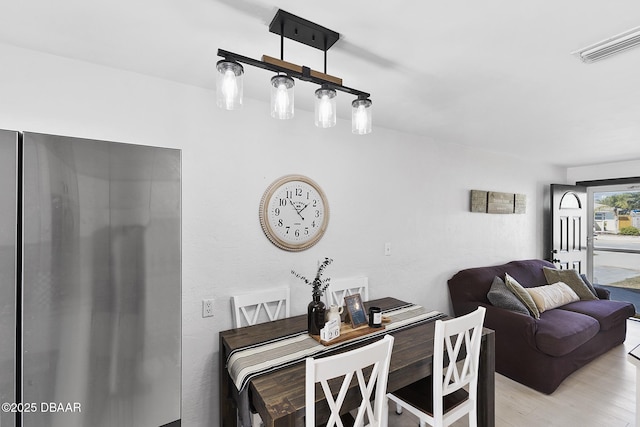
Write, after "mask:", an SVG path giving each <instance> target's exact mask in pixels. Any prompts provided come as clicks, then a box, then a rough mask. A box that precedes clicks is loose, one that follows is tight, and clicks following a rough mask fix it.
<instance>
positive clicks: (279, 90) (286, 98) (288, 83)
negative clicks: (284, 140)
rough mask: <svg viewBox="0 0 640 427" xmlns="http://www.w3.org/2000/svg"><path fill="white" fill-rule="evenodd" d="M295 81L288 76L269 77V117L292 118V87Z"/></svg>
mask: <svg viewBox="0 0 640 427" xmlns="http://www.w3.org/2000/svg"><path fill="white" fill-rule="evenodd" d="M294 87H295V83H294V81H293V79H292V78H291V77H289V76H283V75H277V76H273V77H272V78H271V117H273V118H274V119H280V120H286V119H291V118H293V100H294V98H293V96H294V93H293V88H294Z"/></svg>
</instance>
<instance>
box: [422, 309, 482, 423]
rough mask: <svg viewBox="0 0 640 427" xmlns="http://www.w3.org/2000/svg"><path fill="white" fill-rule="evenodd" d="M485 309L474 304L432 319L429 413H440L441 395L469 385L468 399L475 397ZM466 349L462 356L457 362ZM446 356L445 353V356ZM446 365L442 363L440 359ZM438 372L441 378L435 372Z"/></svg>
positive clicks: (441, 411)
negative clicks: (464, 310)
mask: <svg viewBox="0 0 640 427" xmlns="http://www.w3.org/2000/svg"><path fill="white" fill-rule="evenodd" d="M485 311H486V309H485V308H484V307H478V309H477V310H476V311H473V312H471V313H469V314H466V315H464V316H460V317H456V318H455V319H451V320H444V321H443V320H436V325H435V337H434V341H433V342H434V348H433V373H434V375H433V378H434V380H433V416H434V418H437V417H442V413H443V399H442V397H443V396H446V395H448V394H451V393H453V392H455V391H456V390H459V389H461V388H462V387H464V386H466V385H467V384H468V385H469V387H468V392H469V399H470V400H472V401H474V402H475V401H477V399H476V397H477V390H478V363H479V361H480V341H481V339H482V325H483V324H484V315H485ZM465 352H466V356H465V358H464V360H461V361H459V362H458V358H459V356H460V355H461V354H464V353H465ZM445 356H446V357H445ZM445 360H447V361H448V363H449V364H448V366H444V361H445ZM437 372H442V373H443V375H442V377H441V380H442V381H436V379H437V378H440V377H439V376H438V375H436V373H437Z"/></svg>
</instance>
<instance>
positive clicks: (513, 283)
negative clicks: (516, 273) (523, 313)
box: [504, 273, 540, 319]
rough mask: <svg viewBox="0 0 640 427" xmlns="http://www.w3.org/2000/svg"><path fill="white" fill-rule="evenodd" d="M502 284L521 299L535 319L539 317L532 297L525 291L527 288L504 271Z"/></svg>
mask: <svg viewBox="0 0 640 427" xmlns="http://www.w3.org/2000/svg"><path fill="white" fill-rule="evenodd" d="M504 284H505V285H507V288H509V290H510V291H511V292H513V294H514V295H515V296H517V297H518V299H519V300H520V301H522V303H523V304H524V305H525V306H526V307H527V310H529V312H530V313H531V315H532V316H533V317H535V318H536V319H539V318H540V311H539V310H538V307H537V306H536V303H535V302H534V301H533V298H531V295H529V292H527V290H526V289H525V288H523V287H522V285H521V284H520V283H518V281H517V280H516V279H514V278H513V277H511V276H509V274H508V273H505V274H504Z"/></svg>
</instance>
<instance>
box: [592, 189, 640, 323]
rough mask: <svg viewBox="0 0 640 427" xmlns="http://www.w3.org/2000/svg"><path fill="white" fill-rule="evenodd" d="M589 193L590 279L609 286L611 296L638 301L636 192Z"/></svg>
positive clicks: (639, 210)
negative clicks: (591, 202) (591, 209)
mask: <svg viewBox="0 0 640 427" xmlns="http://www.w3.org/2000/svg"><path fill="white" fill-rule="evenodd" d="M593 196H594V205H593V206H594V230H593V231H594V245H593V246H594V251H593V276H594V277H593V279H594V282H596V283H598V284H600V285H605V286H606V287H610V288H609V289H610V291H611V293H612V295H611V297H612V299H619V300H625V301H631V302H635V301H636V300H637V301H640V295H639V294H640V191H627V192H603V193H594V195H593ZM639 309H640V307H639V306H638V304H636V311H640V310H639Z"/></svg>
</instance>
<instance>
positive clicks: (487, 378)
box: [478, 332, 496, 427]
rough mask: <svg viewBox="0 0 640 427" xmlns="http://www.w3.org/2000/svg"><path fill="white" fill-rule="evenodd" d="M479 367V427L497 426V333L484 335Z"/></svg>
mask: <svg viewBox="0 0 640 427" xmlns="http://www.w3.org/2000/svg"><path fill="white" fill-rule="evenodd" d="M481 347H482V348H481V350H480V365H479V366H478V369H479V372H478V426H479V427H483V426H484V427H495V424H496V376H495V372H496V359H495V333H494V332H491V333H489V334H486V335H483V337H482V344H481Z"/></svg>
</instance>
